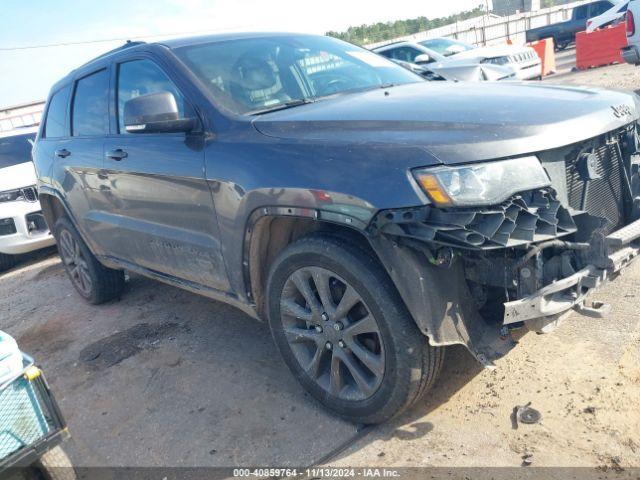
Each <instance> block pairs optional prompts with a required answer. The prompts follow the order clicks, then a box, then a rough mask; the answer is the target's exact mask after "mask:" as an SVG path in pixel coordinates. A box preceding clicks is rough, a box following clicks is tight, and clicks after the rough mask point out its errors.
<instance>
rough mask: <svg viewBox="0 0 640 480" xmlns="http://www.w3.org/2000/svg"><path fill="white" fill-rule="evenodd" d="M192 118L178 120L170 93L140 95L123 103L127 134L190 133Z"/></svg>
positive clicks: (177, 113)
mask: <svg viewBox="0 0 640 480" xmlns="http://www.w3.org/2000/svg"><path fill="white" fill-rule="evenodd" d="M195 126H196V120H195V119H193V118H180V113H179V111H178V104H177V103H176V99H175V97H174V96H173V94H172V93H170V92H158V93H150V94H148V95H141V96H139V97H136V98H132V99H131V100H129V101H127V102H125V104H124V128H125V129H126V130H127V132H128V133H179V132H190V131H191V130H193V129H194V128H195Z"/></svg>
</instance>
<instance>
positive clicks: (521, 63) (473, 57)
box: [418, 37, 542, 80]
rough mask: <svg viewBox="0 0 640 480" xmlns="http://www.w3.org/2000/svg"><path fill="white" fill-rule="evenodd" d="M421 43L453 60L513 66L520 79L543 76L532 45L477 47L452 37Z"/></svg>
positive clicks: (431, 39)
mask: <svg viewBox="0 0 640 480" xmlns="http://www.w3.org/2000/svg"><path fill="white" fill-rule="evenodd" d="M418 44H419V45H422V46H424V47H427V48H429V49H431V50H435V51H436V52H438V53H440V54H441V55H444V56H445V57H447V58H448V59H451V60H454V59H455V60H463V59H464V60H467V61H473V62H475V63H478V64H483V65H484V64H492V65H501V66H508V67H511V68H512V69H513V70H514V71H515V74H516V77H517V79H518V80H533V79H539V78H541V77H542V60H540V57H539V56H538V54H537V53H536V51H535V50H534V49H533V48H531V47H526V46H523V47H519V46H516V45H507V44H503V45H491V46H488V47H475V46H473V45H469V44H468V43H464V42H461V41H459V40H454V39H451V38H444V37H440V38H429V39H427V40H423V41H421V42H418Z"/></svg>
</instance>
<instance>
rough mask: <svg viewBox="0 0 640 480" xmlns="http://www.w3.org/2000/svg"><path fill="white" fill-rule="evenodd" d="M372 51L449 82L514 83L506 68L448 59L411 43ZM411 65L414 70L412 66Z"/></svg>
mask: <svg viewBox="0 0 640 480" xmlns="http://www.w3.org/2000/svg"><path fill="white" fill-rule="evenodd" d="M373 51H374V52H375V53H377V54H379V55H382V56H384V57H387V58H389V59H391V60H393V61H394V62H396V63H399V64H401V65H403V66H405V67H407V66H409V67H410V69H411V70H413V71H414V72H415V73H418V74H420V75H422V76H425V77H426V76H427V75H425V74H424V73H423V72H422V70H424V71H428V72H431V73H433V74H436V75H438V76H440V77H442V78H443V79H445V80H450V81H454V82H457V81H462V82H482V81H498V80H517V78H516V74H515V71H514V70H513V69H512V68H510V67H508V66H500V65H491V64H480V63H478V62H476V61H473V60H467V59H464V58H461V59H451V58H447V57H445V56H444V55H441V54H440V53H438V52H435V51H433V50H431V49H429V48H427V47H425V46H423V45H420V44H417V43H412V42H405V41H400V42H393V43H390V44H388V45H384V46H382V47H377V48H374V49H373ZM411 66H413V67H411Z"/></svg>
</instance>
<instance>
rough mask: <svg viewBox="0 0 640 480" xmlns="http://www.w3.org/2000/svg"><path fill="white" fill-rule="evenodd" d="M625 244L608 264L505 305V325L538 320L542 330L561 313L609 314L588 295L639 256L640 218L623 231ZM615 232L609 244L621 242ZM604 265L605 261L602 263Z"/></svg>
mask: <svg viewBox="0 0 640 480" xmlns="http://www.w3.org/2000/svg"><path fill="white" fill-rule="evenodd" d="M618 233H622V234H623V238H625V243H624V244H623V245H624V246H623V247H622V248H619V249H616V251H614V252H613V253H611V254H610V255H608V256H607V257H606V258H607V260H608V262H607V263H608V264H609V265H608V266H605V267H601V266H596V265H588V266H587V267H585V268H583V269H582V270H580V271H579V272H576V273H574V274H573V275H570V276H569V277H567V278H563V279H561V280H557V281H555V282H553V283H552V284H551V285H547V286H546V287H544V288H542V289H540V290H539V291H537V292H536V293H534V294H532V295H529V296H527V297H525V298H522V299H519V300H515V301H512V302H506V303H505V304H504V309H505V311H504V322H503V323H504V325H511V324H514V323H519V322H528V321H533V320H536V321H537V328H536V327H535V326H534V327H533V329H534V330H543V329H544V326H545V323H549V322H553V321H556V320H559V319H561V317H560V316H562V315H566V314H567V313H570V310H572V309H575V310H577V311H578V312H580V313H582V314H584V315H586V316H594V317H603V316H605V315H606V314H607V313H609V306H608V305H606V304H603V303H600V302H596V303H593V304H591V305H587V304H586V302H587V300H588V298H589V296H590V295H591V294H592V293H593V292H594V291H595V290H596V289H598V288H599V287H600V286H601V285H602V284H603V283H605V282H607V281H608V280H610V279H612V278H613V277H615V276H616V275H618V274H619V273H620V272H621V271H622V270H623V269H624V268H626V267H628V266H629V265H630V264H631V263H632V262H633V261H634V260H636V259H637V257H638V256H639V255H640V246H637V245H633V242H634V241H636V240H637V239H638V238H640V220H638V221H636V222H634V223H632V224H631V225H629V226H628V227H626V228H624V229H622V230H620V231H619V232H618ZM615 235H616V234H614V235H612V236H609V237H607V240H608V242H607V244H608V245H611V244H612V243H613V244H615V243H618V240H619V239H620V238H621V236H620V235H618V236H615ZM614 248H615V247H614ZM601 265H602V264H601Z"/></svg>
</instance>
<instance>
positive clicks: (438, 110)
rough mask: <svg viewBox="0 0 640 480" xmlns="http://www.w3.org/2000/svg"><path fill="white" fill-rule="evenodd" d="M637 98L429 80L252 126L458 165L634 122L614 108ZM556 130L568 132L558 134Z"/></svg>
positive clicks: (395, 161)
mask: <svg viewBox="0 0 640 480" xmlns="http://www.w3.org/2000/svg"><path fill="white" fill-rule="evenodd" d="M637 102H638V99H637V97H636V96H635V95H631V94H625V93H619V92H609V91H604V90H598V89H589V88H577V87H559V86H546V85H544V86H543V85H531V84H515V83H507V84H502V83H501V84H484V85H483V86H482V88H478V87H477V86H474V85H473V84H464V83H459V84H447V83H444V82H431V83H424V84H414V85H405V86H400V87H396V88H393V89H389V90H388V94H386V93H385V92H383V91H371V92H366V93H362V94H357V95H353V96H349V97H348V98H347V97H344V98H338V99H335V100H332V101H330V102H318V103H316V104H311V105H306V106H304V107H299V108H297V109H293V110H288V111H282V112H275V113H272V114H268V115H264V116H262V117H261V118H259V119H257V120H256V121H255V122H254V125H255V126H256V128H257V129H258V130H259V131H261V132H262V133H264V134H265V135H269V136H273V137H277V138H281V139H289V140H301V141H302V140H304V141H306V142H314V141H315V142H325V141H326V142H333V143H340V142H343V143H345V144H346V143H348V142H354V143H355V144H357V145H366V144H370V145H371V148H372V149H374V148H381V147H386V148H389V147H392V146H394V147H398V146H400V147H401V148H408V147H410V148H416V149H424V151H425V152H429V154H430V155H432V158H435V159H438V162H442V163H445V164H455V163H469V162H475V161H483V160H489V159H496V158H506V157H510V156H518V155H523V154H527V153H531V152H536V151H540V150H547V149H551V148H556V147H559V146H562V145H567V144H571V143H573V142H576V141H579V140H580V139H584V138H589V137H594V136H597V135H599V134H601V133H604V132H606V131H609V130H612V129H614V128H616V127H619V126H622V125H624V124H625V123H628V122H629V121H631V120H632V118H619V117H617V116H616V115H615V114H614V111H613V110H612V106H616V105H621V104H624V105H628V106H629V107H630V108H632V109H633V110H634V111H635V108H636V105H637ZM524 112H526V116H525V115H524ZM557 131H563V132H565V134H564V135H562V136H559V135H555V134H554V133H555V132H557ZM393 158H394V159H393V164H394V166H397V167H398V168H401V169H408V168H412V167H417V166H419V163H420V162H423V161H425V160H426V159H421V158H416V159H415V161H414V162H407V163H405V161H404V160H403V159H404V157H403V156H396V155H394V157H393ZM426 164H427V165H428V164H429V163H428V162H427V163H426Z"/></svg>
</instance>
